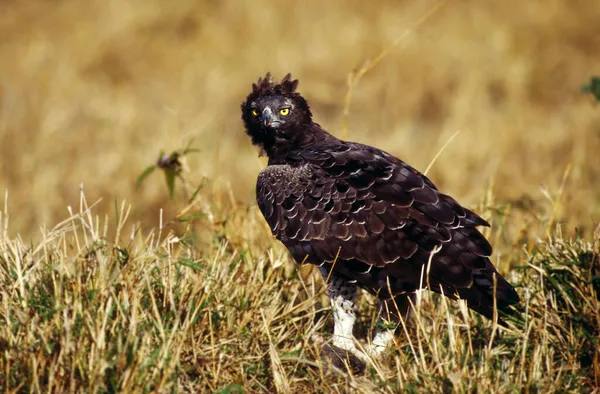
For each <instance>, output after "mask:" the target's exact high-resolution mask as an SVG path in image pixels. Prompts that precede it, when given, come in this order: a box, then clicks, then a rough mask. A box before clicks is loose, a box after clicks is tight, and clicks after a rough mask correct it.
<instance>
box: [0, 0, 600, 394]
mask: <svg viewBox="0 0 600 394" xmlns="http://www.w3.org/2000/svg"><path fill="white" fill-rule="evenodd" d="M432 5H434V3H433V2H418V3H415V4H411V3H408V2H396V1H380V2H378V3H377V5H376V6H372V5H366V3H365V2H362V1H349V2H346V3H345V5H344V6H343V7H341V6H339V5H338V4H336V3H334V2H322V1H319V2H317V1H305V2H302V3H300V2H294V3H292V2H290V3H286V2H284V3H281V2H280V3H276V4H275V3H273V2H269V1H266V0H259V1H254V2H244V3H242V2H237V1H233V0H231V1H219V2H209V1H207V2H193V1H191V0H181V1H178V2H169V5H168V6H167V5H166V3H165V2H161V1H148V0H144V1H142V0H127V1H122V0H119V1H117V0H103V1H100V0H89V1H76V0H61V1H54V2H41V1H33V0H23V1H18V2H17V1H4V2H2V1H0V157H1V158H2V159H1V160H0V186H2V188H3V189H6V190H7V198H6V207H5V208H4V209H3V211H2V214H1V226H0V281H1V286H0V319H1V320H2V324H0V351H1V352H2V358H1V360H0V363H1V364H0V386H1V387H2V388H3V389H5V390H6V391H9V392H10V391H17V392H69V391H81V392H114V391H123V392H148V391H152V390H156V391H163V392H164V391H166V392H170V391H181V392H188V391H189V392H221V393H227V392H229V393H234V392H240V391H242V390H243V391H244V392H275V391H279V392H286V391H291V392H301V391H302V392H349V391H357V392H378V391H379V392H394V391H397V390H404V391H409V392H410V391H413V392H448V391H457V392H475V391H481V392H521V391H529V392H539V391H547V392H554V391H559V392H564V391H574V392H590V391H591V390H592V389H593V388H595V387H598V385H599V384H600V360H599V357H600V356H599V351H598V346H599V344H598V341H597V337H598V335H599V327H600V312H599V311H600V305H599V296H598V293H599V286H600V285H599V284H598V278H599V276H600V262H599V260H598V254H599V253H600V249H599V248H600V246H599V243H600V235H598V228H597V223H598V214H599V213H600V189H599V188H598V187H596V186H595V185H596V184H597V182H598V179H600V161H599V160H598V158H597V153H598V152H599V151H600V126H599V125H600V123H599V119H600V112H599V108H598V106H597V105H596V104H595V103H594V101H593V99H592V98H591V97H590V96H585V95H582V94H581V93H580V91H579V89H580V85H581V84H582V83H584V82H585V81H586V80H588V79H589V77H590V76H591V75H594V74H598V72H599V71H598V70H600V53H599V52H598V50H597V48H599V47H600V34H598V25H597V21H598V20H599V18H600V7H598V5H597V2H596V1H591V0H590V1H583V0H575V1H570V2H565V1H559V0H549V1H548V0H546V1H542V0H532V1H529V2H522V1H517V0H508V1H506V2H502V3H497V4H496V3H494V2H478V1H474V0H473V1H471V0H464V1H449V2H448V3H447V4H445V5H444V6H443V7H442V8H440V9H439V10H438V11H437V12H436V13H435V14H433V15H432V16H431V17H430V18H429V19H428V20H427V21H426V22H424V23H423V24H422V25H420V26H419V27H417V28H415V29H413V30H412V31H411V33H410V34H408V35H406V36H404V38H402V40H401V41H400V42H399V44H398V45H397V46H396V47H394V48H393V50H391V51H390V52H389V53H388V54H387V56H386V57H385V58H384V59H383V60H382V61H381V62H379V63H378V64H377V65H376V67H374V68H373V69H372V70H370V71H369V72H368V73H367V74H365V75H364V76H363V78H362V79H361V80H360V81H359V82H358V83H357V84H356V85H355V86H354V89H353V90H352V97H351V101H350V107H349V109H350V112H349V117H348V123H347V124H348V129H347V134H348V137H349V138H350V139H353V140H357V141H360V142H365V143H368V144H372V145H377V146H380V147H383V148H385V149H386V150H387V151H389V152H391V153H393V154H395V155H397V156H399V157H401V158H402V159H404V160H406V161H407V162H409V163H411V164H413V165H414V166H415V167H417V168H418V169H420V170H424V169H425V168H426V167H427V166H428V164H429V163H430V162H431V161H432V158H433V157H434V156H435V155H436V152H438V151H439V150H440V148H441V147H442V146H443V145H444V144H445V143H446V142H447V141H448V140H449V139H450V138H451V136H453V135H455V133H457V131H459V133H458V134H456V136H455V137H454V139H453V140H452V141H451V142H450V143H449V144H448V145H447V147H445V148H444V150H443V152H442V154H441V155H440V156H439V157H438V158H437V161H436V162H435V163H434V165H433V166H432V168H431V170H430V172H429V175H430V177H431V178H432V179H433V181H434V182H435V183H436V184H437V185H438V186H439V187H440V188H441V189H442V190H443V191H445V192H448V193H450V194H452V195H454V196H455V197H457V198H458V200H459V201H460V202H462V203H463V204H464V205H467V206H469V207H473V208H476V210H477V211H478V212H479V213H481V214H482V215H483V216H484V217H485V218H486V219H487V220H489V221H490V222H491V223H492V228H491V230H489V231H488V232H487V234H486V235H488V236H489V237H490V239H491V240H492V243H493V245H494V247H495V250H496V253H495V255H494V263H495V264H496V265H497V266H498V267H499V268H500V271H501V272H502V273H504V274H506V275H507V277H508V278H509V279H510V280H511V281H512V282H513V283H516V284H517V285H518V292H519V294H520V295H521V297H522V299H523V307H524V308H526V311H527V314H526V316H527V317H526V320H525V321H524V322H521V323H520V324H518V325H514V326H512V327H510V328H509V329H504V328H500V327H497V326H495V325H494V324H493V323H491V322H488V321H483V320H481V319H480V318H478V317H477V316H475V315H473V314H468V313H466V312H465V310H464V306H462V305H459V304H458V303H448V302H445V301H444V300H442V299H440V298H438V297H435V296H430V295H427V294H423V297H422V302H421V305H420V309H419V312H418V313H417V315H416V318H415V320H414V321H413V323H411V325H409V327H407V330H406V332H405V333H404V334H403V335H401V336H400V337H399V338H398V341H397V343H396V346H395V349H394V350H393V351H392V352H390V353H389V354H388V355H386V357H385V358H384V359H382V360H380V361H379V362H377V363H376V364H375V365H374V366H372V367H371V368H370V369H369V370H368V371H367V373H366V375H364V376H363V375H360V376H353V375H351V374H347V373H345V372H341V371H338V370H334V369H331V368H329V367H328V363H326V362H321V361H320V356H319V346H318V343H319V340H320V336H324V337H325V339H327V334H328V333H329V332H330V330H331V325H332V321H331V314H330V311H329V309H328V304H327V297H326V296H325V295H324V289H323V286H322V283H321V281H320V279H319V278H318V275H315V273H314V272H313V271H312V270H310V269H306V268H302V269H299V268H298V267H296V266H294V265H293V264H292V263H291V261H290V259H289V257H288V256H287V254H286V252H285V250H284V249H283V248H282V247H281V245H279V244H278V243H276V242H275V241H274V240H273V239H272V238H271V236H270V234H269V232H268V228H267V227H266V226H265V225H264V223H263V221H262V219H261V217H260V214H259V213H258V211H257V209H256V208H255V206H254V204H253V194H254V192H253V187H254V180H255V177H256V174H257V173H258V171H260V169H261V167H262V166H264V159H257V158H256V156H257V152H256V151H255V149H253V147H251V146H250V143H249V141H248V140H247V137H246V136H245V135H244V133H243V128H242V124H241V120H240V113H239V102H240V101H241V100H242V99H243V98H244V97H245V96H246V94H247V93H248V91H249V89H250V84H251V83H252V82H253V81H255V80H256V78H257V77H258V76H260V75H262V74H264V73H265V72H266V71H268V70H270V71H272V72H273V73H274V74H275V75H276V76H282V75H284V74H285V73H287V72H292V73H293V74H294V76H296V77H298V78H300V81H301V83H300V91H301V92H302V93H303V94H304V95H305V96H306V97H307V98H308V100H309V102H310V103H311V104H312V107H313V112H314V113H315V116H316V119H317V121H318V122H319V123H320V124H322V125H323V126H324V127H325V128H326V129H328V130H330V131H332V132H334V133H336V134H338V135H341V134H342V133H343V114H344V98H345V96H346V94H347V92H348V75H349V74H350V73H351V72H352V70H357V69H360V67H361V66H362V65H363V64H364V62H365V59H373V58H375V57H376V56H377V54H379V53H380V52H381V51H382V50H383V49H385V48H386V47H387V46H388V45H389V44H390V43H392V42H394V40H396V39H397V38H398V37H402V36H403V34H404V32H405V31H406V29H407V28H409V27H411V26H412V25H413V23H414V22H415V21H416V20H418V18H419V16H420V15H422V14H423V13H424V12H426V11H427V10H428V9H430V8H431V7H432ZM189 141H193V142H192V146H193V147H195V148H198V149H200V152H199V153H195V154H190V155H188V156H186V157H185V158H184V163H183V164H184V168H183V177H184V179H185V182H186V183H185V184H178V185H177V187H176V196H175V199H173V200H170V199H169V196H168V192H167V190H166V188H165V186H164V182H163V179H162V178H161V175H160V174H158V173H155V174H152V175H151V177H149V178H148V179H146V180H145V181H144V183H143V185H142V188H141V189H136V188H135V181H136V178H137V176H138V175H139V174H140V173H141V172H142V171H143V169H144V168H145V167H147V166H148V165H150V164H152V163H154V161H155V160H156V158H157V156H158V153H159V151H161V150H163V149H164V150H165V151H173V150H175V149H178V148H180V147H182V146H185V145H186V144H188V142H189ZM82 184H83V188H84V189H85V198H87V202H86V199H85V198H84V194H83V193H82V192H81V187H82ZM198 186H200V188H199V189H198V190H199V191H198V192H197V193H194V192H195V191H196V190H197V188H198ZM123 200H126V201H128V202H127V203H123V204H122V203H121V201H123ZM88 202H89V204H88ZM129 203H131V206H130V205H128V204H129ZM67 207H69V208H67ZM56 223H59V224H58V225H56ZM362 304H363V305H362V308H361V310H362V311H363V314H362V315H361V317H360V322H359V323H360V324H359V327H358V331H357V334H359V336H360V337H361V338H365V337H366V336H367V335H369V332H370V330H371V329H372V327H373V318H374V313H373V312H374V302H373V300H372V299H370V298H369V297H365V298H364V299H363V301H362Z"/></svg>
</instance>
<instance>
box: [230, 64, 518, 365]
mask: <svg viewBox="0 0 600 394" xmlns="http://www.w3.org/2000/svg"><path fill="white" fill-rule="evenodd" d="M297 86H298V80H292V78H291V76H290V75H289V74H288V75H287V76H286V77H285V78H284V79H283V80H282V81H281V82H280V83H275V82H273V81H272V80H271V77H270V75H269V74H267V75H266V77H265V78H260V79H259V80H258V82H257V83H255V84H253V85H252V92H251V93H250V95H249V96H248V97H247V99H246V101H244V102H243V103H242V119H243V121H244V125H245V128H246V132H247V134H248V135H249V136H250V138H251V139H252V143H253V144H254V145H256V146H258V147H259V148H260V149H261V152H263V153H265V154H266V155H267V156H268V159H269V161H268V166H267V167H266V168H265V169H264V170H262V171H261V173H260V174H259V176H258V181H257V184H256V200H257V202H258V206H259V207H260V210H261V212H262V214H263V215H264V218H265V219H266V221H267V223H268V224H269V226H270V228H271V231H272V232H273V235H275V237H277V239H278V240H280V241H281V242H282V243H283V244H284V245H285V246H286V247H287V249H288V250H289V252H290V253H291V255H292V256H293V258H294V259H295V260H296V262H297V263H310V264H314V265H316V266H318V267H319V270H320V272H321V273H322V275H323V277H324V278H325V279H328V281H329V282H328V283H327V286H328V294H329V296H330V298H331V304H332V307H333V311H334V319H335V324H334V333H333V344H334V345H335V346H337V347H339V348H342V349H345V350H347V351H349V352H351V353H353V354H354V355H356V356H357V357H359V358H361V359H363V360H365V359H367V357H366V355H365V354H364V353H363V352H361V351H359V350H358V349H357V348H356V347H355V344H354V338H353V334H352V328H353V325H354V321H355V319H356V303H355V301H356V293H357V289H358V288H361V289H364V290H366V291H368V292H369V293H372V294H374V295H375V296H376V297H378V299H379V303H380V313H379V318H380V319H381V320H382V321H383V322H385V323H390V322H391V323H394V322H396V323H397V322H398V321H399V319H400V318H407V317H408V315H409V312H410V308H411V304H412V300H414V295H415V292H416V291H417V290H419V289H420V288H421V287H428V288H429V289H430V290H432V291H435V292H438V293H443V294H444V295H445V296H448V297H450V298H453V299H463V300H466V302H467V305H468V307H469V308H471V309H473V310H474V311H476V312H479V313H480V314H482V315H484V316H486V317H488V318H492V316H493V311H494V300H495V302H496V306H497V308H498V310H500V311H502V310H506V309H508V308H509V307H510V305H512V304H515V303H517V302H518V301H519V297H518V296H517V293H516V292H515V290H514V289H513V287H512V286H511V285H510V284H509V283H508V282H507V281H506V280H505V279H504V278H503V277H502V276H500V274H498V272H497V271H496V269H495V268H494V266H493V265H492V263H491V262H490V259H489V256H490V255H491V254H492V247H491V246H490V244H489V242H488V241H487V240H486V239H485V237H484V236H483V235H482V234H481V233H480V232H479V231H478V230H477V226H489V224H488V223H487V222H486V221H485V220H483V219H482V218H481V217H479V216H478V215H477V214H475V213H474V212H472V211H470V210H468V209H466V208H464V207H462V206H461V205H460V204H459V203H458V202H456V200H454V199H453V198H452V197H450V196H448V195H446V194H443V193H441V192H440V191H438V189H437V188H436V187H435V186H434V184H433V183H432V182H431V181H430V180H429V179H428V178H427V177H426V176H425V175H423V174H421V173H420V172H418V171H417V170H415V169H414V168H412V167H411V166H409V165H408V164H406V163H404V162H403V161H401V160H399V159H398V158H396V157H394V156H392V155H391V154H389V153H387V152H384V151H383V150H380V149H377V148H374V147H372V146H368V145H363V144H359V143H355V142H349V141H343V140H340V139H338V138H336V137H335V136H333V135H331V134H329V133H328V132H327V131H325V130H323V128H322V127H321V126H319V125H318V124H317V123H315V122H313V120H312V114H311V111H310V108H309V105H308V103H307V101H306V100H305V99H304V98H303V97H302V96H301V95H300V94H299V93H297V92H296V88H297ZM426 270H428V272H429V277H428V278H427V279H425V280H424V279H423V276H422V275H423V272H424V271H426ZM494 289H495V290H496V292H495V295H494ZM381 326H383V327H386V326H387V327H389V324H385V325H381ZM392 339H393V330H390V329H387V328H381V329H379V331H377V332H376V333H375V337H374V339H373V341H372V342H371V343H370V344H369V345H368V346H367V347H366V351H367V353H368V354H369V355H370V356H378V355H379V354H381V352H382V351H383V350H384V349H385V348H386V347H387V346H388V345H389V344H390V343H391V341H392Z"/></svg>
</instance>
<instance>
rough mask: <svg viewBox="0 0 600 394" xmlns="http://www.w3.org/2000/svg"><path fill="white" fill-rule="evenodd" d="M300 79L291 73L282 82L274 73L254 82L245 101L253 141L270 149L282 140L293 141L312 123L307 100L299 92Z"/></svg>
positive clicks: (245, 123)
mask: <svg viewBox="0 0 600 394" xmlns="http://www.w3.org/2000/svg"><path fill="white" fill-rule="evenodd" d="M297 87H298V80H297V79H295V80H292V76H291V75H290V74H288V75H286V76H285V77H284V78H283V80H282V81H281V82H279V83H275V82H273V80H272V79H271V74H270V73H267V75H266V76H265V77H264V78H259V79H258V82H256V83H254V84H252V92H251V93H250V94H249V95H248V97H247V98H246V101H244V102H243V103H242V119H243V121H244V126H245V127H246V133H247V134H248V135H249V136H250V137H251V138H252V143H253V144H255V145H258V146H259V147H261V149H263V150H265V151H267V153H268V152H269V149H270V148H271V147H273V146H275V145H276V144H278V143H282V142H284V141H291V140H293V139H295V138H297V137H298V134H299V133H302V130H303V128H304V127H303V126H307V125H310V124H311V123H312V114H311V112H310V108H309V106H308V103H307V102H306V100H305V99H304V98H303V97H302V96H301V95H300V94H299V93H297V92H296V88H297Z"/></svg>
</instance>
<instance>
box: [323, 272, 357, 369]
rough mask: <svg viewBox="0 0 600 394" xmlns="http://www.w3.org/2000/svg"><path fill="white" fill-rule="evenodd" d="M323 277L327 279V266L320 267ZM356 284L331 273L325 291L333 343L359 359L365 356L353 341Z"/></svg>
mask: <svg viewBox="0 0 600 394" xmlns="http://www.w3.org/2000/svg"><path fill="white" fill-rule="evenodd" d="M320 270H321V274H323V278H325V279H327V277H328V275H329V272H328V271H327V268H325V267H320ZM357 290H358V288H357V286H356V284H354V283H350V281H348V280H347V279H345V278H341V277H339V276H337V275H336V274H335V273H332V274H331V276H329V282H328V283H327V293H328V294H329V298H330V300H331V307H332V309H333V321H334V326H333V345H334V346H336V347H338V348H340V349H344V350H346V351H348V352H351V353H352V354H354V355H355V356H356V357H358V358H360V359H361V360H363V361H364V360H366V358H367V357H366V356H365V354H364V353H362V352H361V351H360V350H358V349H357V348H356V345H355V343H354V334H353V333H352V331H353V329H354V323H355V321H356V293H357Z"/></svg>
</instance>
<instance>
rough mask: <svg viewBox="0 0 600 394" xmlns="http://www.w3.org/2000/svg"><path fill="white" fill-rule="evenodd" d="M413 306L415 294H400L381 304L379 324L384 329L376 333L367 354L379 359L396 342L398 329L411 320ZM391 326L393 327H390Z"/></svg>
mask: <svg viewBox="0 0 600 394" xmlns="http://www.w3.org/2000/svg"><path fill="white" fill-rule="evenodd" d="M411 301H412V304H414V302H415V294H399V295H397V296H396V297H395V298H394V299H390V300H385V301H380V302H379V322H380V323H381V325H382V326H384V328H380V329H378V330H377V331H376V332H375V337H374V338H373V342H371V343H370V344H368V345H367V346H366V347H365V351H366V353H367V354H368V355H369V356H371V357H373V358H376V357H379V356H380V355H381V354H382V353H383V352H384V351H385V350H386V349H387V348H388V347H389V346H390V345H392V343H393V342H394V333H395V331H396V328H397V327H398V326H399V325H401V324H402V323H401V321H400V319H403V320H404V323H405V324H406V322H407V321H408V319H409V318H410V313H411V309H412V305H411ZM390 326H391V327H390Z"/></svg>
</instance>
